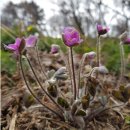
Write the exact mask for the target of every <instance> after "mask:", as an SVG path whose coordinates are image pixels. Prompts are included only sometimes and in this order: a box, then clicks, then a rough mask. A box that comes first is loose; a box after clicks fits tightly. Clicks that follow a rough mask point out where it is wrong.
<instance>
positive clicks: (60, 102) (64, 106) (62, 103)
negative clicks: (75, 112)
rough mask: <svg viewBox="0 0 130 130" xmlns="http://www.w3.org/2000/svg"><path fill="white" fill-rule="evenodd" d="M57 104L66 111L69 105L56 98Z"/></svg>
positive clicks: (60, 98)
mask: <svg viewBox="0 0 130 130" xmlns="http://www.w3.org/2000/svg"><path fill="white" fill-rule="evenodd" d="M57 102H58V104H59V105H60V106H61V107H63V108H66V109H67V108H69V103H68V102H67V101H66V100H65V99H63V98H62V97H58V99H57Z"/></svg>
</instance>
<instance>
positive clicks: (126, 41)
mask: <svg viewBox="0 0 130 130" xmlns="http://www.w3.org/2000/svg"><path fill="white" fill-rule="evenodd" d="M119 39H120V40H121V41H122V43H123V44H127V45H128V44H130V37H128V33H127V32H124V33H122V34H121V35H120V36H119Z"/></svg>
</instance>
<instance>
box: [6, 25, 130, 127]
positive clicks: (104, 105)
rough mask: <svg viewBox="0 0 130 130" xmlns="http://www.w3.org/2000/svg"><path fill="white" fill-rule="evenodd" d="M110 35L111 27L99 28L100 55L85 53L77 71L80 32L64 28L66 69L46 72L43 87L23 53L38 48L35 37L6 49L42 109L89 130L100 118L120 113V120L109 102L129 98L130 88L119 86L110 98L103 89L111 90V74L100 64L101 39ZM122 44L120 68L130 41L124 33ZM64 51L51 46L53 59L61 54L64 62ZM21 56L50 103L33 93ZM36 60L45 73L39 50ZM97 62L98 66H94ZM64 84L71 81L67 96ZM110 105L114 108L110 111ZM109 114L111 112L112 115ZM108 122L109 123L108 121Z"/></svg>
mask: <svg viewBox="0 0 130 130" xmlns="http://www.w3.org/2000/svg"><path fill="white" fill-rule="evenodd" d="M108 31H109V28H108V27H103V26H102V25H97V33H98V36H97V39H98V40H97V52H94V51H91V52H86V53H84V54H83V56H82V58H81V59H80V62H79V63H78V67H79V68H78V67H77V69H76V70H75V68H76V67H75V66H74V65H75V64H74V58H73V47H75V46H77V45H80V44H81V43H82V42H83V39H82V38H81V37H80V33H79V32H78V30H76V29H75V28H74V27H65V28H64V30H63V32H62V39H63V42H64V44H65V45H66V46H67V49H69V58H68V59H67V60H68V65H66V67H65V66H62V67H60V68H58V69H57V70H49V71H48V73H47V74H46V73H45V72H44V71H43V74H44V75H43V77H44V78H45V80H44V81H45V83H44V85H43V83H41V80H39V77H38V75H37V74H36V72H35V69H34V68H35V66H33V65H32V64H31V61H30V57H29V56H28V55H25V53H24V52H26V53H28V49H27V48H30V47H35V46H36V43H37V40H38V39H37V37H36V36H33V35H30V36H29V37H27V38H24V37H23V38H16V40H15V43H14V44H9V45H5V49H7V50H9V51H11V52H12V53H13V54H14V55H15V57H16V58H18V57H20V58H19V65H20V67H21V72H22V76H23V79H24V81H25V84H26V86H27V88H28V90H29V92H30V93H31V94H32V96H33V97H34V98H35V99H36V100H37V101H38V102H39V103H40V104H41V105H43V106H44V107H45V108H47V109H48V110H49V111H51V112H52V113H54V114H55V115H57V116H58V117H59V118H60V119H61V120H63V121H65V122H69V124H71V125H73V126H76V127H77V128H78V129H87V125H88V124H89V122H91V121H93V120H95V119H96V117H98V118H99V119H100V118H101V117H102V116H101V114H102V115H103V114H107V115H108V116H110V117H111V115H112V114H113V113H114V114H115V113H117V115H118V117H117V118H119V116H120V115H121V114H120V113H118V112H115V111H114V110H113V108H115V102H116V101H114V102H113V100H112V101H111V100H110V99H111V97H112V96H113V97H114V98H118V99H119V100H121V101H123V102H127V101H128V99H129V97H130V93H129V92H130V91H129V90H130V87H120V84H119V90H116V91H115V90H114V91H112V93H111V94H110V93H109V92H107V91H106V90H105V89H104V88H105V87H104V86H108V82H106V79H105V78H104V77H105V75H107V74H109V71H108V69H107V68H106V67H105V66H104V65H102V64H101V63H102V61H100V56H101V55H100V53H101V52H100V51H101V48H100V38H101V37H100V36H101V35H104V34H106V33H107V32H108ZM120 41H121V42H120V44H119V45H120V46H121V47H120V51H121V67H124V63H123V61H124V51H123V44H130V38H129V37H128V35H127V33H123V34H122V35H121V36H120ZM122 43H123V44H122ZM36 50H37V48H36ZM61 51H62V50H60V47H59V46H58V45H56V44H52V46H51V52H50V53H51V54H50V55H53V54H58V56H59V57H60V56H61V58H62V60H63V61H64V60H65V59H64V58H63V55H62V54H63V52H62V53H59V52H61ZM22 55H24V56H25V58H26V60H27V62H28V65H29V66H30V69H31V71H32V73H33V75H34V77H35V79H36V82H37V83H38V85H39V87H40V88H41V90H43V92H44V94H45V95H46V97H47V98H46V99H49V100H47V102H44V103H43V101H41V100H40V99H39V98H38V97H37V96H36V94H35V91H33V90H32V87H30V86H29V84H28V81H27V79H26V75H25V70H24V67H23V64H22ZM95 57H98V58H97V61H95ZM36 59H37V60H38V64H39V65H40V67H41V68H40V69H41V71H42V67H43V65H42V64H41V62H40V61H41V60H40V59H39V55H38V50H37V58H36ZM86 59H87V60H86ZM85 60H86V62H87V67H84V65H85ZM95 62H96V64H94V63H95ZM69 63H70V64H69ZM91 63H92V64H91ZM97 63H98V64H97ZM93 64H94V65H93ZM123 70H124V69H121V78H122V76H123V72H124V71H123ZM68 73H69V74H68ZM69 78H70V79H69ZM65 80H71V83H70V84H69V85H68V84H67V85H65V87H67V89H65V94H64V92H63V91H62V89H61V88H60V87H61V84H62V82H64V81H65ZM60 81H61V82H60ZM67 83H69V82H67ZM65 84H66V82H65ZM63 86H64V85H63ZM63 86H62V87H63ZM113 97H112V98H113ZM52 103H53V105H52ZM109 105H111V106H110V107H108V106H109ZM116 105H117V102H116ZM123 105H125V104H123ZM53 106H54V107H53ZM107 110H111V112H110V114H109V113H108V112H107ZM112 112H113V113H112ZM111 113H112V114H111ZM98 118H97V119H98ZM121 118H122V115H121ZM107 120H109V119H108V118H107V119H106V121H107ZM123 121H124V119H123Z"/></svg>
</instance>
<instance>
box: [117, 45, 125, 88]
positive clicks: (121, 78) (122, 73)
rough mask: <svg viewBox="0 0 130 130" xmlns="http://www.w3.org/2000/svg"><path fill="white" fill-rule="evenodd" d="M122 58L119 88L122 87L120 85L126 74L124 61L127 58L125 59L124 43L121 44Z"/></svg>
mask: <svg viewBox="0 0 130 130" xmlns="http://www.w3.org/2000/svg"><path fill="white" fill-rule="evenodd" d="M120 57H121V70H120V71H121V74H120V78H119V82H118V85H117V87H119V86H120V83H121V82H122V80H123V76H124V72H125V60H124V59H125V58H124V48H123V44H122V42H120Z"/></svg>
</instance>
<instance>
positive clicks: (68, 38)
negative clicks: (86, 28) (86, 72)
mask: <svg viewBox="0 0 130 130" xmlns="http://www.w3.org/2000/svg"><path fill="white" fill-rule="evenodd" d="M62 38H63V41H64V43H65V45H67V46H69V47H72V46H75V45H79V44H80V43H81V42H82V41H83V40H82V39H80V34H79V32H78V31H77V30H76V29H75V28H74V27H66V28H64V30H63V33H62Z"/></svg>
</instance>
